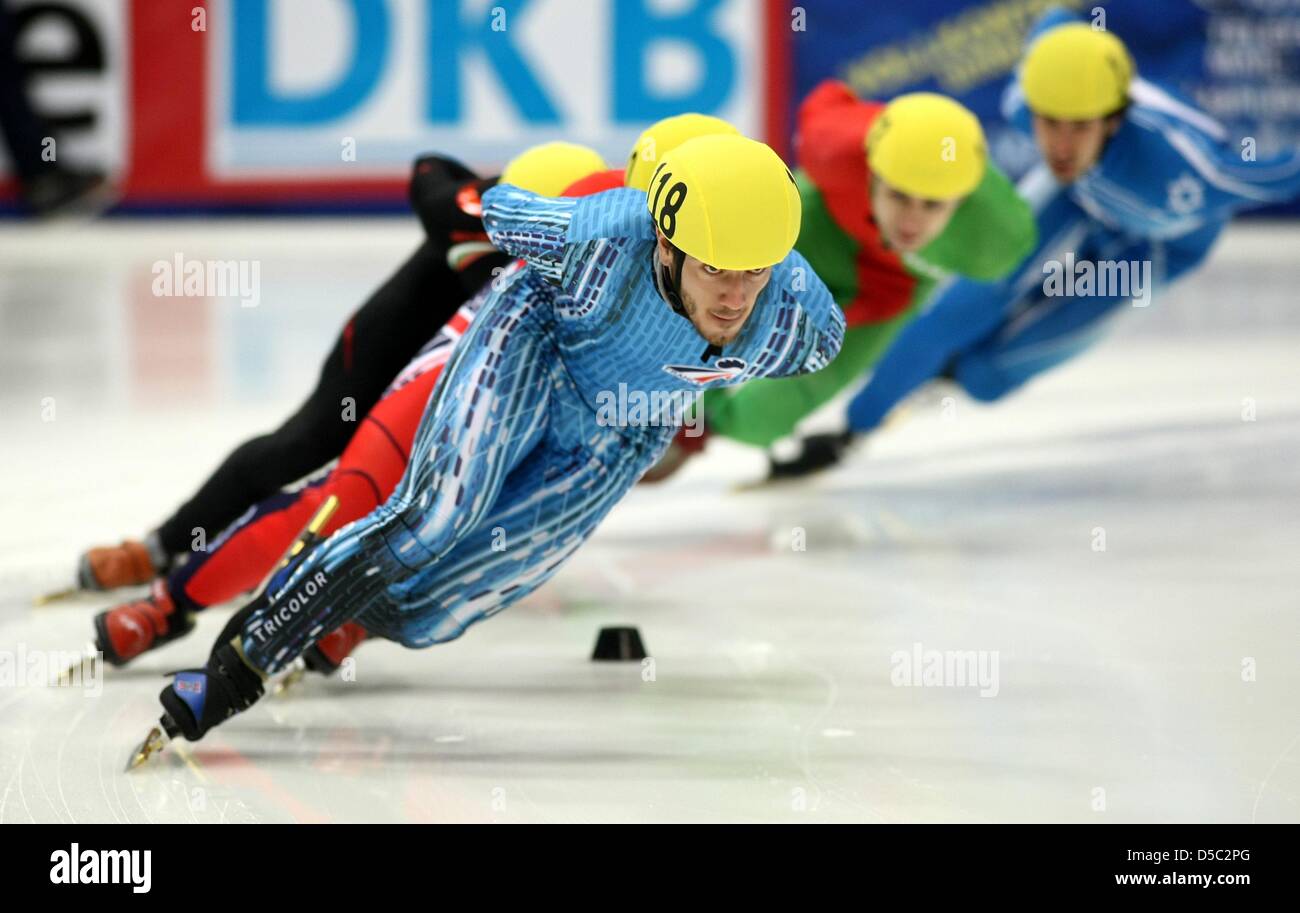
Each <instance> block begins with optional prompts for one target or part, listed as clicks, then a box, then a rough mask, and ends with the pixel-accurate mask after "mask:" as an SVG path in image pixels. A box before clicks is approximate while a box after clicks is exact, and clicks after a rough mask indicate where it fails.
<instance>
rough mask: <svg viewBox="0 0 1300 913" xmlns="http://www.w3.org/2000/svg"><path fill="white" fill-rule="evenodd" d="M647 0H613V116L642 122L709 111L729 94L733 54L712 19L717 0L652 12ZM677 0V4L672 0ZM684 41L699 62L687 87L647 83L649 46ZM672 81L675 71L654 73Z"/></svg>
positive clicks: (700, 0)
mask: <svg viewBox="0 0 1300 913" xmlns="http://www.w3.org/2000/svg"><path fill="white" fill-rule="evenodd" d="M658 5H659V4H655V3H653V2H652V0H614V4H613V9H614V53H613V61H614V119H615V120H616V121H627V122H633V123H644V122H648V121H655V120H659V119H660V118H663V117H669V116H670V115H673V114H680V113H681V112H682V111H713V110H715V109H717V108H718V107H719V106H721V105H722V104H723V103H724V102H725V101H726V100H727V98H728V97H729V96H730V95H731V90H732V88H733V86H734V83H735V80H736V58H735V52H734V51H733V49H732V48H731V46H730V45H729V44H728V43H727V42H726V41H725V40H723V38H722V37H721V36H720V35H719V34H718V32H717V30H716V28H715V27H714V25H713V20H714V19H715V15H714V14H715V13H716V12H717V11H718V8H719V7H720V6H721V5H722V0H697V2H695V3H692V4H688V5H686V8H685V9H683V10H679V11H675V12H672V13H663V14H661V13H657V12H653V11H652V10H651V7H654V6H658ZM676 5H677V6H680V5H682V4H676ZM667 46H676V47H687V48H689V49H690V51H691V53H692V54H694V55H696V59H697V61H698V65H697V66H695V67H693V68H692V72H691V73H690V74H689V75H690V76H691V77H693V78H692V79H691V81H690V84H689V85H687V86H686V87H684V88H683V87H680V86H678V87H677V88H676V89H675V90H669V89H666V88H662V87H661V88H659V89H658V90H656V88H655V87H654V86H652V85H649V84H648V83H649V82H653V81H654V79H653V75H654V74H655V72H656V68H655V66H654V57H653V52H654V51H655V50H656V49H659V48H664V47H667ZM659 75H660V76H665V77H667V81H669V82H671V83H677V82H678V80H677V79H676V78H675V74H664V73H662V72H660V73H659Z"/></svg>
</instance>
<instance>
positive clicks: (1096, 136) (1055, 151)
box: [1034, 114, 1121, 184]
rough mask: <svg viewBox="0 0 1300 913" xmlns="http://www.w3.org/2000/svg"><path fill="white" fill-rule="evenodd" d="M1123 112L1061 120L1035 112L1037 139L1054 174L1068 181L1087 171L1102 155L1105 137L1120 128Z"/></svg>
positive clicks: (1039, 148) (1108, 137)
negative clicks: (1090, 117) (1085, 118)
mask: <svg viewBox="0 0 1300 913" xmlns="http://www.w3.org/2000/svg"><path fill="white" fill-rule="evenodd" d="M1120 121H1121V115H1118V114H1116V115H1112V116H1110V117H1094V118H1092V119H1091V120H1059V119H1058V118H1055V117H1042V116H1041V115H1038V114H1035V115H1034V140H1035V141H1036V142H1037V143H1038V150H1039V151H1040V152H1041V153H1042V154H1043V160H1044V161H1046V162H1047V167H1048V168H1050V169H1052V175H1053V177H1055V178H1056V179H1057V180H1058V181H1060V182H1061V183H1062V184H1069V183H1070V182H1071V181H1075V180H1077V179H1078V178H1080V177H1082V176H1083V175H1084V174H1085V173H1087V172H1088V171H1089V170H1090V169H1091V168H1092V166H1093V165H1096V164H1097V162H1098V160H1099V159H1100V158H1101V153H1102V150H1103V149H1104V148H1105V147H1106V140H1108V139H1110V138H1111V137H1112V136H1113V135H1114V134H1115V131H1116V130H1118V129H1119V125H1120Z"/></svg>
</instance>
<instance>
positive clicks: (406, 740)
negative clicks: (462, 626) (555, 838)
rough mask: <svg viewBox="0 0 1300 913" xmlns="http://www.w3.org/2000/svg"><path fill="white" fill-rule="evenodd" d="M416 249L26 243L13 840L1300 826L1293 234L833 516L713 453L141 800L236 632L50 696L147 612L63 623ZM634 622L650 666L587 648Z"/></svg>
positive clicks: (1268, 230)
mask: <svg viewBox="0 0 1300 913" xmlns="http://www.w3.org/2000/svg"><path fill="white" fill-rule="evenodd" d="M416 241H417V228H416V226H415V224H414V222H413V221H411V220H361V219H351V220H346V221H345V220H338V221H319V222H304V221H285V222H266V221H263V222H256V223H249V222H234V221H226V222H220V221H209V222H204V223H198V222H166V223H156V222H133V223H114V224H109V225H104V226H79V227H70V228H69V227H64V228H49V227H40V228H31V227H26V226H18V225H15V224H12V223H11V224H8V225H4V226H0V343H2V344H0V468H2V470H3V471H0V513H2V516H3V523H2V524H0V662H7V663H8V665H9V672H8V676H7V678H5V679H3V680H4V682H5V684H4V686H3V687H0V821H3V822H5V823H9V822H28V821H58V822H72V821H77V822H83V821H101V822H121V821H139V822H150V821H201V822H217V821H226V822H251V821H276V822H282V821H497V822H518V821H551V822H571V821H607V820H634V821H668V820H689V821H723V820H727V821H737V820H738V821H784V822H797V821H867V822H902V821H962V822H964V821H1081V822H1130V821H1231V822H1295V821H1300V712H1298V711H1297V706H1298V698H1300V557H1298V556H1300V232H1297V230H1296V229H1294V228H1287V227H1284V226H1278V225H1271V224H1261V223H1255V224H1252V225H1247V226H1237V227H1234V228H1233V229H1231V230H1230V231H1229V232H1228V233H1227V235H1226V236H1225V238H1224V239H1223V241H1222V243H1221V244H1220V246H1219V248H1218V249H1217V250H1216V252H1215V254H1214V256H1213V258H1212V259H1211V261H1210V263H1209V264H1208V265H1207V267H1206V268H1205V269H1204V270H1203V271H1202V272H1200V273H1198V274H1196V275H1194V276H1193V277H1192V278H1191V279H1190V280H1189V281H1187V282H1186V283H1184V284H1183V285H1182V286H1180V287H1178V288H1176V289H1175V290H1173V291H1172V292H1171V293H1169V294H1168V295H1167V296H1166V297H1164V298H1159V299H1157V300H1156V302H1155V303H1154V304H1153V305H1152V306H1151V307H1150V308H1147V309H1128V310H1126V311H1125V313H1123V314H1121V315H1120V316H1119V317H1118V318H1117V319H1116V321H1115V322H1114V324H1113V326H1112V328H1111V336H1110V338H1109V339H1108V340H1107V341H1106V342H1105V343H1103V344H1102V345H1100V346H1098V347H1096V348H1094V349H1093V350H1092V351H1091V352H1090V353H1088V354H1086V355H1085V356H1084V357H1082V358H1079V359H1077V360H1076V361H1074V362H1073V363H1071V364H1069V365H1067V366H1066V367H1065V368H1063V369H1061V370H1058V371H1057V372H1055V373H1053V374H1050V375H1048V376H1046V377H1044V378H1042V379H1040V380H1039V381H1038V382H1037V383H1035V384H1033V385H1032V386H1031V387H1030V388H1029V389H1027V390H1026V391H1024V392H1023V393H1021V394H1020V395H1018V396H1016V397H1014V398H1013V399H1011V400H1008V401H1006V402H1004V403H1003V404H1001V405H998V406H997V407H995V408H987V407H982V406H979V405H977V404H974V403H971V402H970V401H968V400H966V399H964V398H962V397H960V396H958V397H957V398H956V399H955V401H953V402H952V403H948V404H945V403H943V402H942V400H937V399H929V400H923V401H919V402H917V403H915V404H914V405H913V407H912V408H911V410H910V412H909V413H908V414H907V415H906V416H904V417H903V418H902V419H900V420H899V421H896V422H894V423H892V424H891V425H890V426H889V427H887V428H886V429H885V430H884V431H882V432H881V433H880V434H879V435H878V436H877V437H876V438H875V439H873V440H872V441H871V442H870V443H869V446H867V447H866V448H865V449H864V450H862V451H860V452H858V453H857V454H856V455H855V457H854V459H853V461H852V462H851V464H850V465H847V466H845V467H843V468H842V469H840V470H839V471H836V472H834V473H832V474H828V475H827V476H825V477H824V478H820V479H817V480H816V481H813V482H809V483H807V484H803V485H800V486H798V487H788V488H768V489H763V490H761V491H750V492H737V491H736V490H734V489H735V486H736V484H737V483H739V482H742V481H745V480H750V479H753V478H755V477H756V476H757V475H758V472H759V469H760V466H761V462H760V460H759V458H758V457H757V456H756V455H754V454H753V453H750V452H747V451H745V450H743V449H740V448H728V447H725V446H719V445H714V446H712V447H711V448H710V452H709V453H708V454H707V456H706V457H705V458H704V459H701V460H699V461H697V462H696V463H695V464H692V465H690V466H689V467H688V468H687V469H686V470H685V471H684V472H683V473H681V474H680V475H679V476H678V477H677V478H675V479H673V480H672V481H671V482H670V483H669V484H668V485H665V486H662V487H659V488H642V489H639V490H637V491H636V492H634V493H633V494H632V496H631V497H629V498H628V499H627V500H626V501H625V502H624V503H623V504H621V505H620V506H619V507H618V508H617V509H616V510H615V512H614V514H613V515H612V516H611V518H610V519H609V521H608V522H607V524H606V525H605V526H604V527H603V528H602V529H601V530H600V532H599V533H598V534H597V536H596V538H595V539H594V540H593V541H592V542H591V543H590V545H589V546H588V547H587V548H585V549H584V550H582V551H581V552H579V554H578V556H577V557H576V558H575V559H574V561H573V562H572V563H571V564H570V565H569V566H568V567H566V568H565V569H564V570H563V571H562V572H561V573H560V574H559V575H558V577H557V578H556V579H555V580H554V581H553V582H552V583H551V584H550V585H549V586H547V587H545V588H544V589H543V590H542V591H541V592H539V593H537V594H535V595H534V596H533V597H532V598H530V599H528V600H526V601H525V602H523V603H521V604H519V605H517V606H515V607H513V608H511V609H509V610H508V611H506V612H505V613H503V614H501V615H499V616H496V617H495V618H492V619H490V620H489V621H487V622H486V623H484V624H481V625H479V626H477V627H476V628H473V629H471V630H470V632H469V633H468V634H466V635H465V636H464V637H463V638H461V639H460V640H459V641H457V642H455V643H452V644H448V645H444V646H441V647H435V648H433V649H430V650H424V651H419V652H411V651H406V650H403V649H402V648H400V647H397V646H395V645H392V644H387V643H368V644H365V645H363V646H362V647H361V648H360V649H359V650H358V653H357V655H356V660H357V663H356V674H355V681H342V680H337V679H335V680H323V679H319V678H310V679H308V680H306V681H305V682H303V683H301V684H300V685H299V686H298V687H297V688H296V689H294V690H292V691H291V692H289V693H288V694H285V695H283V696H280V697H276V698H273V699H272V698H268V699H266V700H264V701H263V702H262V703H261V704H260V705H259V706H258V707H256V708H255V709H253V710H252V711H250V712H248V713H246V714H244V715H243V716H241V717H239V718H237V719H235V720H233V721H231V722H230V723H228V724H227V725H225V726H223V727H221V728H219V729H217V730H216V731H215V732H214V733H213V734H212V735H211V736H210V737H209V738H207V739H206V740H204V741H203V742H202V743H200V744H198V745H195V746H184V745H182V746H181V748H183V749H184V750H173V751H172V752H171V753H169V754H168V755H165V756H163V757H162V758H160V759H157V760H156V761H155V762H153V763H152V764H151V765H150V766H148V767H147V768H145V769H142V770H140V771H137V772H135V773H132V774H126V773H123V771H122V767H123V764H124V762H125V760H126V757H127V754H128V752H129V750H130V748H131V747H132V746H133V745H134V744H135V743H136V742H137V741H139V739H140V738H141V737H142V736H143V735H144V733H145V731H146V730H147V729H148V728H149V726H150V725H151V724H152V722H153V721H154V720H155V719H156V717H157V715H158V703H157V699H156V695H157V692H158V691H159V689H160V688H161V687H162V686H163V685H164V679H163V677H162V675H163V673H165V672H167V671H169V670H174V669H177V668H183V667H186V666H190V665H196V664H198V663H200V662H201V660H202V658H203V657H204V656H205V655H206V653H207V651H208V648H209V646H210V643H211V640H212V638H213V637H214V636H215V634H216V632H217V631H218V630H219V628H220V626H221V624H222V623H223V621H224V619H225V618H226V616H227V612H228V610H226V609H216V610H213V611H211V612H210V613H208V615H207V616H205V617H204V618H203V619H202V621H201V623H200V625H199V628H198V630H197V631H196V632H195V633H194V634H193V635H192V636H190V637H189V638H187V639H185V640H182V641H180V642H178V643H176V644H173V645H170V646H169V647H167V648H165V649H163V650H161V651H159V652H157V653H153V654H149V655H147V656H145V657H144V658H142V659H141V660H139V661H138V662H137V663H136V664H135V665H133V666H132V667H130V668H128V669H125V670H108V671H107V672H106V673H105V675H104V676H103V679H102V681H99V682H88V683H84V685H83V687H80V688H51V687H45V686H44V685H43V680H40V679H39V677H38V675H37V673H36V671H34V670H37V669H38V667H39V661H40V658H41V657H45V656H48V654H47V653H45V652H43V651H64V650H67V651H71V650H76V649H79V648H80V647H81V646H82V645H83V644H85V643H86V641H87V640H88V639H89V638H90V634H91V617H92V614H93V613H94V612H96V611H98V610H100V609H101V608H104V607H106V606H108V605H109V604H110V603H111V602H112V601H113V600H111V599H110V598H102V599H90V598H86V599H78V600H74V601H68V602H65V603H63V604H59V605H55V606H49V607H44V608H33V606H32V597H33V596H34V595H35V594H36V593H39V592H41V591H43V590H47V589H50V588H53V587H58V586H62V585H65V584H66V582H67V580H68V578H69V577H70V574H71V571H72V568H73V562H74V559H75V557H76V555H77V553H78V551H79V550H80V549H82V548H83V547H85V546H88V545H91V544H95V543H105V542H111V541H117V540H118V539H119V538H121V537H122V536H123V535H126V534H131V535H139V534H140V533H143V532H144V531H145V530H146V529H148V528H149V527H150V525H151V524H153V523H156V522H158V521H159V520H161V519H162V518H163V517H164V516H165V515H166V514H167V513H168V512H169V510H170V509H171V508H172V507H173V506H174V505H175V504H177V503H178V502H179V501H180V499H182V498H183V497H186V496H188V495H189V494H190V492H191V491H192V490H193V488H194V487H195V485H196V483H197V482H198V481H199V480H200V479H201V478H202V477H203V476H205V475H206V474H207V473H208V472H209V471H210V470H211V469H212V468H213V466H214V465H215V464H216V462H217V461H218V460H219V459H220V458H221V457H223V456H224V454H225V453H226V452H227V451H228V449H229V448H230V447H231V446H232V445H234V444H235V443H236V442H238V441H239V440H241V439H242V438H243V437H244V436H247V435H249V434H251V433H253V432H256V431H260V430H263V429H265V428H268V427H270V426H272V425H273V424H274V423H275V422H276V421H277V420H278V419H279V418H280V417H282V416H283V415H285V414H286V413H287V411H288V410H289V408H290V407H291V406H292V405H293V404H294V403H295V402H296V401H297V400H298V398H299V397H301V396H302V394H303V393H305V391H306V390H307V389H308V388H309V387H310V385H311V384H312V382H313V380H314V377H315V373H316V370H317V365H318V364H319V361H320V359H321V357H322V356H323V354H324V353H325V351H326V350H327V349H328V347H329V345H330V343H331V340H332V338H333V336H334V335H335V333H336V332H337V331H338V328H339V326H340V325H341V324H342V322H343V320H344V318H345V316H346V315H347V313H348V312H349V311H350V309H351V308H353V307H355V306H356V305H357V304H358V303H359V302H360V301H361V300H362V299H363V297H364V296H365V295H366V294H367V293H368V292H369V291H370V289H371V288H372V287H374V286H375V285H376V284H377V283H378V282H379V280H380V279H381V278H382V277H383V276H384V275H386V273H387V272H388V271H389V270H391V269H392V268H394V267H395V266H396V265H397V264H398V263H399V262H400V260H401V259H402V258H403V257H405V256H406V254H407V253H408V251H409V250H410V249H412V248H413V247H414V245H415V243H416ZM177 253H180V254H182V255H183V256H184V257H185V258H190V259H197V258H213V259H227V258H249V259H254V260H256V261H257V263H258V267H259V270H260V274H259V278H260V288H259V299H258V301H257V302H256V306H254V307H243V306H241V303H240V302H239V301H238V300H235V299H218V298H213V299H208V298H197V297H192V298H184V297H173V298H164V297H157V296H154V295H153V294H152V293H151V287H150V286H151V282H152V279H153V275H152V273H151V268H152V264H154V263H155V261H172V260H173V258H174V257H175V256H176V254H177ZM801 539H802V540H803V543H804V544H805V547H804V548H803V549H802V550H800V549H798V548H797V547H796V546H797V545H798V544H799V542H800V540H801ZM613 624H635V625H637V626H638V627H639V628H640V630H641V632H642V634H643V636H644V638H645V641H646V644H647V646H648V648H649V650H650V652H651V654H652V656H653V663H652V664H648V665H646V666H642V665H641V664H636V663H632V664H598V663H593V662H591V661H589V659H588V654H589V652H590V650H591V647H592V645H593V643H594V641H595V638H596V633H597V631H598V629H599V628H600V627H602V626H604V625H613ZM947 654H951V655H953V656H958V654H960V656H958V658H962V659H973V661H974V663H975V666H974V668H977V669H978V670H979V672H980V673H981V674H980V675H979V676H978V678H979V680H978V681H970V680H969V679H968V678H965V677H963V676H961V675H959V674H958V672H959V671H960V670H962V669H965V668H967V667H966V666H964V665H950V666H948V667H947V668H944V659H945V656H946V655H947ZM914 659H919V660H920V663H919V666H917V665H915V664H914V662H913V661H914ZM0 671H3V670H2V668H0ZM931 672H933V673H934V675H933V676H931V674H930V673H931ZM909 683H910V684H909Z"/></svg>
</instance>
